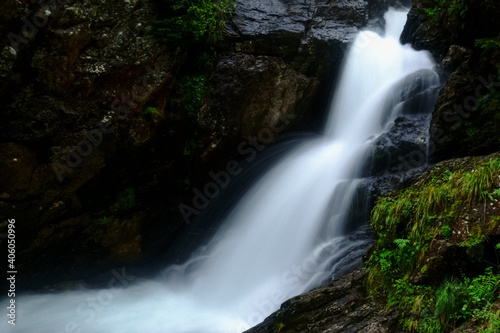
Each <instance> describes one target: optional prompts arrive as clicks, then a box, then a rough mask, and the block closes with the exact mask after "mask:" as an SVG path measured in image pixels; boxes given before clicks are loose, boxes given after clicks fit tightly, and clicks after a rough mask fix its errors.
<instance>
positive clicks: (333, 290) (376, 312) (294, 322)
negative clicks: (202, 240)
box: [246, 269, 400, 333]
mask: <svg viewBox="0 0 500 333" xmlns="http://www.w3.org/2000/svg"><path fill="white" fill-rule="evenodd" d="M365 277H366V272H365V271H364V269H357V270H355V271H353V272H352V273H350V274H347V275H344V276H342V277H340V278H339V279H337V280H335V281H334V282H332V283H331V284H329V285H327V286H324V287H320V288H317V289H314V290H312V291H310V292H308V293H305V294H303V295H300V296H296V297H294V298H292V299H290V300H288V301H286V302H285V303H283V304H282V305H281V308H280V309H279V310H278V311H276V312H275V313H273V314H272V315H270V316H269V317H268V318H266V320H264V322H263V323H261V324H259V325H257V326H255V327H254V328H252V329H250V330H248V331H246V333H265V332H269V333H272V332H285V333H286V332H290V333H292V332H294V333H295V332H310V333H321V332H324V333H326V332H329V333H334V332H339V333H341V332H342V333H344V332H360V331H363V332H370V333H380V332H386V333H389V332H399V330H398V329H397V326H398V321H399V315H400V314H399V312H398V310H396V309H389V310H386V309H385V306H384V304H383V303H380V302H377V301H373V300H372V299H371V298H370V297H369V296H368V295H367V294H366V287H365V285H364V279H365Z"/></svg>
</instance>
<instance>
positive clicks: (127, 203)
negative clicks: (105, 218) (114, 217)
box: [110, 187, 135, 214]
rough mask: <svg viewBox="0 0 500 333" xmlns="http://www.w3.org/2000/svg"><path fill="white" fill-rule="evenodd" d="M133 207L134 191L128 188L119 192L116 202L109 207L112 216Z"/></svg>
mask: <svg viewBox="0 0 500 333" xmlns="http://www.w3.org/2000/svg"><path fill="white" fill-rule="evenodd" d="M134 205H135V191H134V189H133V188H131V187H129V188H126V189H124V190H122V191H120V192H119V193H118V195H117V197H116V201H115V202H114V203H113V204H112V205H111V207H110V211H111V212H112V213H114V214H116V213H119V212H125V211H127V210H130V209H131V208H132V207H134Z"/></svg>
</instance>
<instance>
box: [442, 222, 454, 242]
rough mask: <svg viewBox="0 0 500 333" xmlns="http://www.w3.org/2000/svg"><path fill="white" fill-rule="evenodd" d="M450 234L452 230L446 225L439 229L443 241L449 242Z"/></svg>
mask: <svg viewBox="0 0 500 333" xmlns="http://www.w3.org/2000/svg"><path fill="white" fill-rule="evenodd" d="M452 232H453V230H452V229H451V227H450V226H448V225H443V226H442V227H441V235H443V237H444V239H446V240H447V241H449V240H450V238H451V235H452Z"/></svg>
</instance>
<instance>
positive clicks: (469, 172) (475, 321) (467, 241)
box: [366, 153, 500, 332]
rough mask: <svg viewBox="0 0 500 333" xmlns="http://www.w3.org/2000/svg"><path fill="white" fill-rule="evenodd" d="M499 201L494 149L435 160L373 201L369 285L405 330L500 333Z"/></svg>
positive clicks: (498, 159) (498, 157) (499, 165)
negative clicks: (397, 313) (418, 174)
mask: <svg viewBox="0 0 500 333" xmlns="http://www.w3.org/2000/svg"><path fill="white" fill-rule="evenodd" d="M499 199H500V154H498V153H497V154H493V155H490V156H487V157H467V158H463V159H456V160H451V161H445V162H442V163H439V164H438V165H436V166H435V167H433V168H432V169H431V170H429V171H428V172H426V174H425V175H424V176H423V177H422V178H421V179H420V180H419V181H418V182H416V183H415V184H413V185H412V186H410V187H408V188H406V189H403V190H401V191H397V192H395V193H391V194H389V195H387V196H384V197H381V198H379V199H378V201H377V204H376V206H375V208H374V209H373V211H372V227H373V228H374V229H375V231H376V232H377V233H378V236H379V241H378V243H377V245H376V247H375V249H374V250H373V252H372V254H371V255H370V257H369V259H368V261H367V263H366V264H367V269H368V278H367V288H368V291H369V293H370V294H371V295H372V296H373V297H374V298H376V299H385V301H386V302H387V305H388V306H390V307H397V308H399V309H400V310H401V311H402V312H403V315H402V317H401V321H400V324H401V328H402V329H404V330H406V331H409V332H451V331H453V330H454V329H459V330H460V329H464V328H463V327H462V326H467V327H468V329H469V330H472V331H473V332H498V330H499V329H500V316H499V314H500V312H499V311H498V305H499V302H498V295H499V291H500V275H498V268H499V265H500V262H499V259H498V250H499V247H498V246H497V244H498V243H500V228H499V225H500V203H499ZM461 327H462V328H461ZM457 332H458V331H457Z"/></svg>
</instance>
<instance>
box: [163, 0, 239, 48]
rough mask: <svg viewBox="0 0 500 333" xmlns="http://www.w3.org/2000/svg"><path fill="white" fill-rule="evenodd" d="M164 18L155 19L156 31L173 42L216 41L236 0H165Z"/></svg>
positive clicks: (222, 32)
mask: <svg viewBox="0 0 500 333" xmlns="http://www.w3.org/2000/svg"><path fill="white" fill-rule="evenodd" d="M164 2H165V4H166V6H167V10H166V11H165V12H164V14H166V15H164V17H163V18H159V19H157V20H156V21H155V24H154V28H155V33H156V34H157V35H158V36H159V37H161V38H163V39H165V40H166V41H173V42H184V43H189V42H206V41H211V42H216V41H217V40H219V39H221V38H222V37H223V34H224V25H225V19H226V16H227V15H229V14H230V13H232V12H233V10H234V8H235V3H236V2H235V0H217V1H215V0H164Z"/></svg>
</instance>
